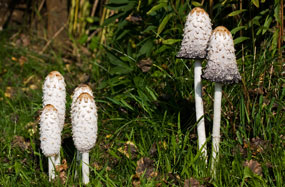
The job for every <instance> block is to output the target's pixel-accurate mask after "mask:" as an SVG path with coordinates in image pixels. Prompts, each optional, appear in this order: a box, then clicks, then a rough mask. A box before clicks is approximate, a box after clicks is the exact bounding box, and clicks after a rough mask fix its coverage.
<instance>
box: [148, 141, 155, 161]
mask: <svg viewBox="0 0 285 187" xmlns="http://www.w3.org/2000/svg"><path fill="white" fill-rule="evenodd" d="M156 154H157V148H156V143H155V142H154V143H153V144H152V146H151V148H150V150H149V155H150V156H151V157H154V156H155V155H156Z"/></svg>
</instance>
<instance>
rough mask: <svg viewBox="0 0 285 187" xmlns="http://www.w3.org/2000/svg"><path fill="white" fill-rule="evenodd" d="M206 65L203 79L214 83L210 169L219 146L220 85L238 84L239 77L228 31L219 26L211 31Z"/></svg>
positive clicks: (215, 158) (232, 44) (214, 161)
mask: <svg viewBox="0 0 285 187" xmlns="http://www.w3.org/2000/svg"><path fill="white" fill-rule="evenodd" d="M207 60H208V63H207V65H206V68H205V70H204V71H203V76H202V77H203V78H204V79H207V80H210V81H212V82H215V94H214V120H213V134H212V138H213V141H212V144H213V152H212V169H214V168H215V163H216V162H217V154H218V153H219V144H220V138H221V136H220V122H221V99H222V85H223V84H232V83H238V82H239V81H240V80H241V76H240V74H239V71H238V67H237V64H236V56H235V49H234V42H233V38H232V35H231V33H230V31H229V30H228V29H227V28H225V27H223V26H219V27H217V28H215V30H214V31H213V33H212V35H211V38H210V42H209V47H208V54H207Z"/></svg>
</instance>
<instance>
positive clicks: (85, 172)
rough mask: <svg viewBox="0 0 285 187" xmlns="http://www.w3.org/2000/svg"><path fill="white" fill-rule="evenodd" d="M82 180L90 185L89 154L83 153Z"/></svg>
mask: <svg viewBox="0 0 285 187" xmlns="http://www.w3.org/2000/svg"><path fill="white" fill-rule="evenodd" d="M82 180H83V184H88V183H89V153H88V152H87V153H86V152H85V153H82Z"/></svg>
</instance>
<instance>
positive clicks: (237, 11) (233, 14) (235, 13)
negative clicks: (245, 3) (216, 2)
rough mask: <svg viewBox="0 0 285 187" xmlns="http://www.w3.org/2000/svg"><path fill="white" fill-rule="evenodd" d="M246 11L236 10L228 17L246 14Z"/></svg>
mask: <svg viewBox="0 0 285 187" xmlns="http://www.w3.org/2000/svg"><path fill="white" fill-rule="evenodd" d="M246 11H247V9H241V10H236V11H233V12H231V13H229V14H228V16H236V15H239V14H240V13H242V12H246Z"/></svg>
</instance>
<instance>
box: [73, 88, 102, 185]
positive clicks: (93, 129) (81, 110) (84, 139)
mask: <svg viewBox="0 0 285 187" xmlns="http://www.w3.org/2000/svg"><path fill="white" fill-rule="evenodd" d="M74 99H75V101H73V103H74V105H73V107H72V110H71V123H72V134H73V141H74V145H75V147H76V149H77V150H78V151H79V152H80V153H81V157H82V176H83V178H82V179H83V183H84V184H88V183H89V151H90V150H91V149H92V148H93V147H94V145H95V143H96V138H97V108H96V104H95V101H94V99H93V97H92V96H91V95H90V94H89V93H86V92H83V93H81V94H80V95H79V96H78V97H77V98H74Z"/></svg>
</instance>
